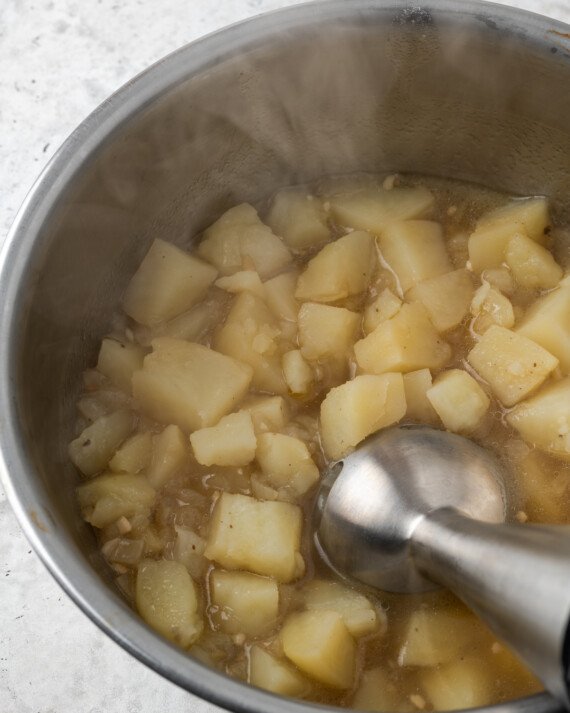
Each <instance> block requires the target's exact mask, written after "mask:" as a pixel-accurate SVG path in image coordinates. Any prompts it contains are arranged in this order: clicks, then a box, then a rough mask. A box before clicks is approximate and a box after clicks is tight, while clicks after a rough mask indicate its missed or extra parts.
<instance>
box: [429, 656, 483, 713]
mask: <svg viewBox="0 0 570 713" xmlns="http://www.w3.org/2000/svg"><path fill="white" fill-rule="evenodd" d="M420 682H421V685H422V688H423V689H424V691H425V692H426V694H427V697H428V699H429V701H430V703H431V704H432V706H433V708H434V710H436V711H456V710H463V709H464V708H479V707H483V706H488V705H490V704H491V703H493V702H494V696H495V690H494V687H495V676H494V674H493V672H492V668H491V665H490V663H489V662H488V661H486V660H485V659H481V658H475V657H473V658H472V657H468V658H462V659H461V660H460V661H454V662H452V663H449V664H447V665H446V666H443V667H442V668H437V669H429V670H426V671H422V672H421V674H420Z"/></svg>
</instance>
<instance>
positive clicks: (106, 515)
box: [77, 473, 155, 528]
mask: <svg viewBox="0 0 570 713" xmlns="http://www.w3.org/2000/svg"><path fill="white" fill-rule="evenodd" d="M154 495H155V491H154V488H152V487H151V486H150V485H149V483H148V482H147V480H146V478H144V477H143V476H141V475H131V474H122V473H121V474H115V473H107V474H105V475H99V476H98V477H97V478H93V479H92V480H89V481H88V482H87V483H83V484H82V485H80V486H79V487H78V488H77V499H78V500H79V506H80V508H81V512H82V514H83V519H84V520H87V522H89V523H91V525H93V527H98V528H103V527H107V525H110V524H111V523H112V522H115V521H116V520H118V519H119V518H120V517H125V518H129V517H133V516H134V515H140V514H147V513H149V512H150V508H151V506H152V504H153V502H154Z"/></svg>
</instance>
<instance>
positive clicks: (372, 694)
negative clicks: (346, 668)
mask: <svg viewBox="0 0 570 713" xmlns="http://www.w3.org/2000/svg"><path fill="white" fill-rule="evenodd" d="M351 707H352V708H355V709H356V710H361V711H377V713H386V711H390V713H411V711H413V710H414V707H413V706H412V704H411V703H409V702H408V701H406V699H405V698H404V696H403V695H402V692H401V691H400V690H399V688H398V686H397V685H396V683H395V682H394V680H393V677H392V675H390V673H389V671H388V670H387V669H386V668H382V667H377V668H372V669H369V670H368V671H364V672H363V674H362V676H361V678H360V683H359V685H358V688H357V689H356V693H355V694H354V698H353V699H352V703H351Z"/></svg>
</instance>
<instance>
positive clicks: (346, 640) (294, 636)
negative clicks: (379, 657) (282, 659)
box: [281, 611, 356, 689]
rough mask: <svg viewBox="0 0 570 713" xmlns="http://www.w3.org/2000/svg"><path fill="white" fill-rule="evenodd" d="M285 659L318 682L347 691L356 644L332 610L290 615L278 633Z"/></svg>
mask: <svg viewBox="0 0 570 713" xmlns="http://www.w3.org/2000/svg"><path fill="white" fill-rule="evenodd" d="M281 642H282V644H283V651H284V653H285V656H287V658H288V659H290V660H291V661H292V662H293V663H294V664H295V665H296V666H297V667H298V668H300V669H301V671H303V672H304V673H306V674H308V675H309V676H311V677H312V678H314V679H316V680H317V681H319V682H320V683H324V684H325V685H326V686H331V687H332V688H340V689H346V688H350V687H351V686H352V684H353V681H354V673H355V664H356V645H355V643H354V639H353V638H352V636H351V635H350V633H349V632H348V629H347V628H346V626H345V625H344V623H343V621H342V617H341V616H340V614H338V613H337V612H335V611H305V612H301V613H298V614H291V615H290V616H289V617H288V618H287V619H286V621H285V624H284V625H283V629H282V630H281Z"/></svg>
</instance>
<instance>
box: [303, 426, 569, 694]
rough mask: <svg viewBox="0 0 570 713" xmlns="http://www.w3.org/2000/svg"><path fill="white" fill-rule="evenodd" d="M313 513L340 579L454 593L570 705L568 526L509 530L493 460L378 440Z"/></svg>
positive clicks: (328, 486) (338, 474) (466, 450)
mask: <svg viewBox="0 0 570 713" xmlns="http://www.w3.org/2000/svg"><path fill="white" fill-rule="evenodd" d="M317 509H318V513H319V516H320V520H319V521H318V523H317V530H316V533H315V538H316V540H317V546H318V548H319V550H320V551H321V552H322V553H323V555H324V557H325V559H327V560H328V562H329V563H330V565H331V566H332V567H333V568H334V569H335V570H336V571H337V572H339V573H340V574H341V575H344V576H347V577H350V578H352V579H355V580H358V581H360V582H362V583H364V584H366V585H369V586H373V587H377V588H379V589H384V590H387V591H393V592H418V591H425V590H427V589H429V588H430V584H432V586H433V583H437V584H440V585H444V586H446V587H448V588H449V589H451V590H452V591H453V592H454V593H455V594H456V595H457V596H459V597H460V598H461V599H462V600H463V601H464V602H465V603H466V604H467V605H468V606H469V607H470V608H471V609H473V610H474V611H475V612H476V613H477V614H478V615H479V616H480V617H481V618H482V619H483V621H485V622H486V623H487V624H488V625H489V627H490V628H491V629H492V630H493V631H494V632H495V633H496V634H497V636H499V637H500V638H501V639H503V640H504V641H505V642H506V643H507V644H509V646H511V648H513V649H514V650H515V651H516V652H517V653H518V654H519V655H520V657H521V658H522V659H523V660H524V661H525V662H526V663H527V665H528V666H529V667H530V668H531V669H532V670H533V671H534V672H535V673H536V674H537V676H538V677H539V678H540V679H541V681H542V682H543V683H544V685H545V687H546V688H547V689H548V690H549V691H550V692H551V693H552V694H553V695H555V696H556V697H557V698H558V699H559V700H560V701H561V702H562V703H564V704H565V705H566V706H567V707H568V706H569V705H570V698H569V695H568V661H567V651H566V650H565V646H566V640H567V637H568V626H569V622H570V527H562V526H540V525H514V524H507V523H505V522H504V519H505V515H504V514H505V505H504V490H503V488H502V476H501V468H500V466H499V464H498V462H497V461H496V459H495V458H494V457H493V456H492V455H491V454H490V453H488V452H487V451H486V450H484V449H483V448H481V447H480V446H478V445H476V444H475V443H473V442H472V441H470V440H468V439H466V438H463V437H461V436H457V435H454V434H451V433H447V432H445V431H437V430H434V429H432V428H427V427H417V426H411V427H399V428H391V429H388V430H386V431H381V432H380V433H378V434H375V435H373V436H371V437H370V438H369V439H367V441H365V443H364V444H363V445H362V446H360V447H359V448H357V449H356V451H354V452H353V453H351V454H350V455H348V456H347V457H346V458H344V459H343V461H342V462H341V463H340V464H338V465H336V466H335V467H333V468H332V469H331V472H330V474H329V476H328V477H327V478H326V479H325V480H324V482H323V486H322V489H321V492H320V493H319V497H318V499H317Z"/></svg>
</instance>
